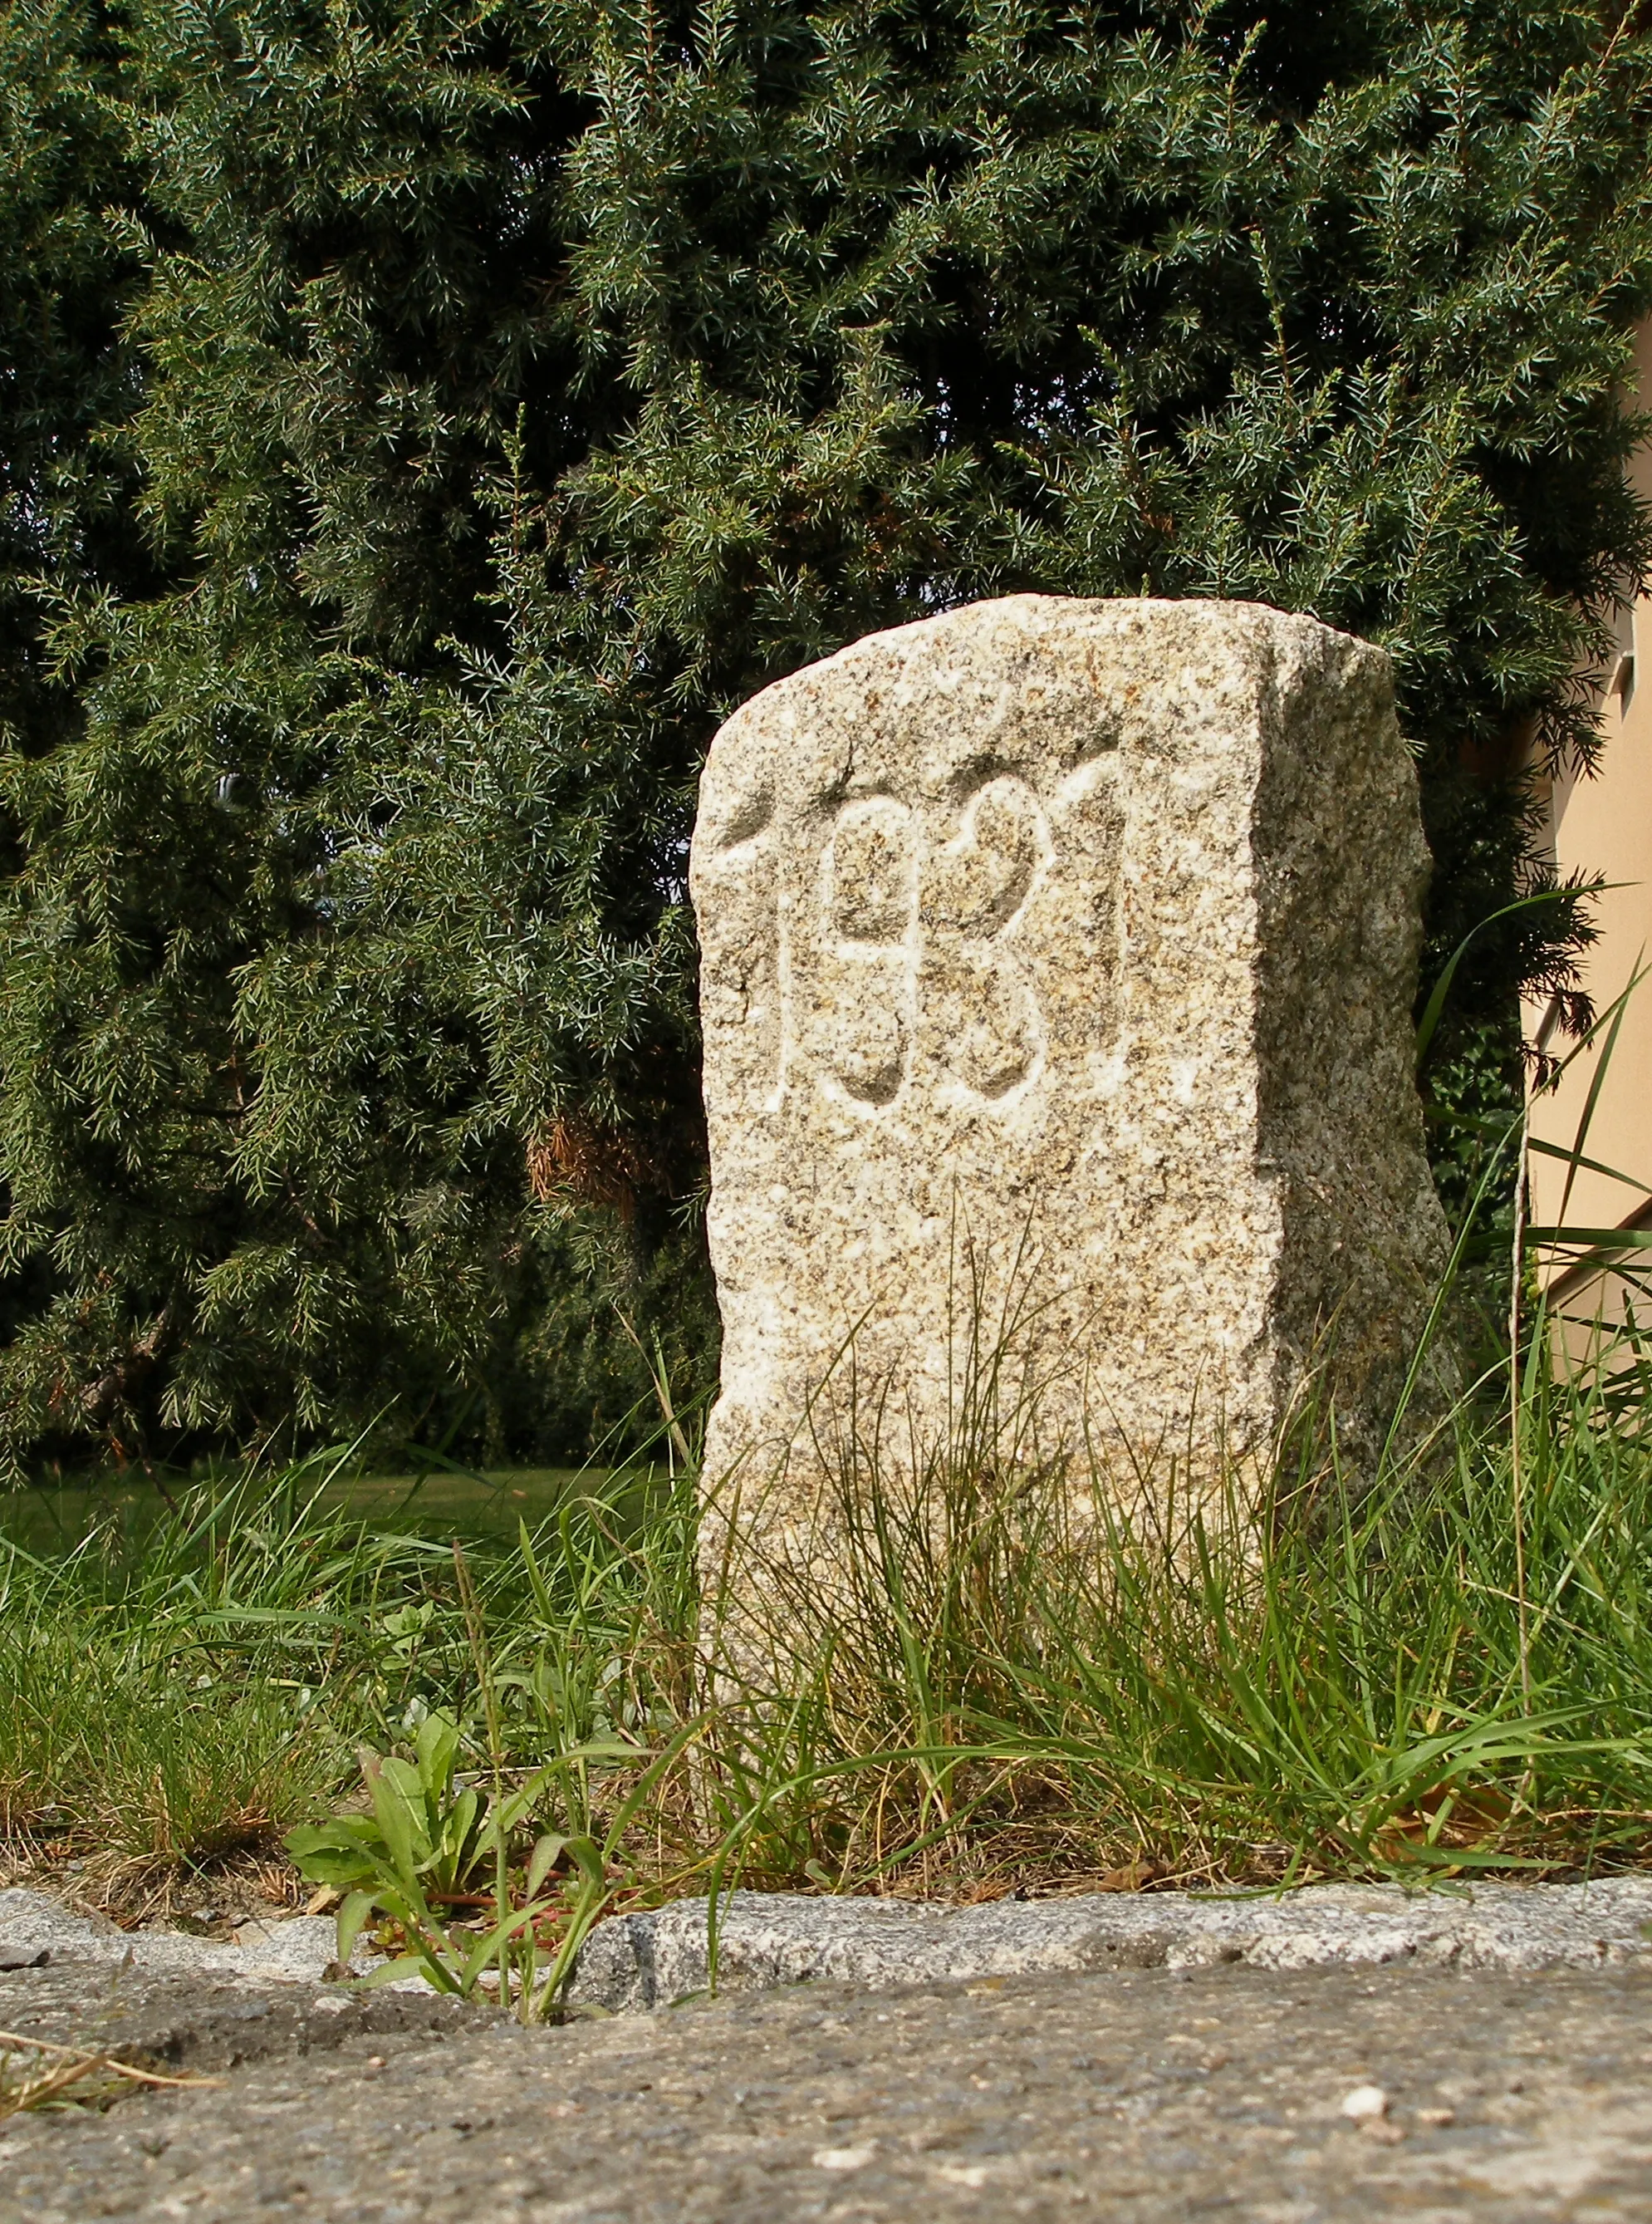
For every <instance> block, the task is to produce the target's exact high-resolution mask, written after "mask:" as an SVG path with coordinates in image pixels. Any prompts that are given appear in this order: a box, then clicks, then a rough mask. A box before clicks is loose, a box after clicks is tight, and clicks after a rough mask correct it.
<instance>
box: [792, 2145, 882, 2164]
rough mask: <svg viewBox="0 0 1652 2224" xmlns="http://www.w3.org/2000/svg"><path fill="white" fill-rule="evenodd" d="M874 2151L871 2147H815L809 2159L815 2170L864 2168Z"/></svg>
mask: <svg viewBox="0 0 1652 2224" xmlns="http://www.w3.org/2000/svg"><path fill="white" fill-rule="evenodd" d="M876 2151H877V2150H876V2149H875V2148H873V2147H817V2148H816V2149H815V2151H814V2152H813V2154H812V2155H810V2158H809V2159H810V2162H812V2163H813V2164H814V2165H815V2168H816V2169H817V2170H864V2169H865V2168H866V2166H867V2164H868V2163H869V2162H870V2161H871V2160H872V2158H873V2155H874V2153H875V2152H876Z"/></svg>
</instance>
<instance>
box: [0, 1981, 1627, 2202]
mask: <svg viewBox="0 0 1652 2224" xmlns="http://www.w3.org/2000/svg"><path fill="white" fill-rule="evenodd" d="M0 2028H4V2029H5V2030H8V2031H14V2032H18V2033H20V2034H22V2035H24V2036H28V2035H30V2034H33V2035H36V2036H41V2037H50V2038H57V2039H59V2040H60V2041H65V2042H73V2043H85V2044H95V2045H97V2046H99V2047H102V2048H105V2049H107V2050H110V2051H116V2050H123V2051H125V2052H126V2053H127V2054H129V2055H130V2056H132V2057H137V2056H139V2055H142V2057H144V2058H146V2059H148V2060H149V2061H150V2062H152V2063H157V2064H159V2065H161V2067H163V2068H166V2067H170V2069H172V2070H173V2072H175V2073H178V2074H183V2075H191V2074H199V2075H203V2076H207V2075H210V2076H213V2077H215V2078H216V2079H217V2080H218V2082H215V2083H213V2084H211V2085H201V2086H198V2087H193V2088H186V2089H177V2090H169V2091H166V2092H149V2093H142V2094H135V2095H134V2096H133V2097H131V2098H129V2099H124V2100H122V2101H118V2102H117V2104H116V2105H114V2106H113V2107H110V2109H109V2110H108V2111H107V2113H101V2114H98V2113H85V2112H82V2111H79V2110H75V2111H65V2112H63V2113H59V2114H56V2115H36V2114H29V2115H25V2116H21V2117H13V2118H12V2119H10V2120H9V2121H8V2122H6V2123H4V2124H3V2125H0V2220H3V2224H82V2220H84V2219H88V2218H121V2219H125V2218H130V2219H134V2220H136V2219H143V2220H150V2219H154V2220H161V2219H165V2220H167V2224H176V2220H203V2221H205V2220H211V2224H254V2220H257V2224H273V2220H284V2219H289V2218H290V2219H330V2220H337V2224H346V2220H348V2221H349V2224H357V2220H360V2224H434V2220H438V2219H439V2220H444V2224H445V2221H446V2220H456V2221H457V2220H459V2219H465V2220H470V2219H472V2218H477V2217H486V2218H488V2219H489V2220H508V2224H519V2220H520V2224H527V2220H532V2224H576V2220H577V2224H791V2220H792V2219H794V2218H795V2219H805V2218H806V2219H814V2218H822V2219H828V2218H829V2219H836V2220H843V2224H849V2220H874V2219H875V2220H890V2224H897V2220H898V2221H899V2224H907V2220H914V2219H924V2220H930V2219H935V2220H939V2221H940V2224H950V2220H953V2219H959V2220H963V2219H970V2220H975V2224H996V2220H999V2219H1011V2218H1016V2219H1020V2218H1026V2219H1031V2220H1040V2221H1041V2220H1044V2219H1051V2220H1053V2219H1056V2218H1063V2219H1064V2218H1069V2217H1097V2218H1106V2219H1107V2220H1109V2224H1112V2220H1118V2224H1170V2220H1172V2219H1175V2220H1181V2219H1184V2218H1185V2219H1195V2218H1206V2217H1209V2218H1219V2219H1221V2220H1223V2224H1230V2220H1231V2224H1320V2220H1331V2219H1343V2218H1347V2219H1359V2220H1362V2221H1363V2220H1367V2219H1383V2218H1389V2217H1393V2218H1405V2219H1408V2220H1416V2224H1425V2220H1426V2224H1447V2220H1451V2221H1452V2224H1457V2220H1465V2224H1468V2221H1469V2220H1472V2224H1480V2220H1485V2224H1491V2220H1497V2224H1527V2220H1534V2224H1535V2220H1538V2219H1542V2220H1544V2224H1548V2220H1566V2224H1619V2220H1625V2219H1630V2218H1635V2219H1649V2220H1652V1968H1649V1967H1648V1966H1646V1965H1645V1964H1643V1963H1636V1962H1631V1963H1628V1964H1625V1965H1622V1966H1616V1967H1603V1968H1599V1969H1596V1970H1575V1969H1568V1968H1549V1969H1545V1970H1538V1971H1531V1972H1525V1971H1520V1972H1514V1973H1510V1972H1499V1971H1486V1970H1479V1971H1470V1972H1466V1973H1465V1972H1462V1971H1460V1970H1457V1969H1454V1968H1419V1967H1417V1966H1416V1965H1415V1964H1414V1963H1412V1964H1405V1965H1401V1966H1397V1967H1393V1966H1390V1967H1381V1968H1370V1967H1366V1968H1347V1967H1328V1968H1327V1967H1319V1968H1301V1969H1294V1970H1277V1969H1269V1968H1256V1967H1253V1966H1248V1965H1245V1964H1244V1963H1240V1962H1233V1963H1226V1964H1220V1965H1217V1966H1213V1967H1204V1968H1189V1969H1175V1968H1140V1969H1125V1968H1120V1969H1113V1970H1107V1971H1102V1972H1099V1973H1096V1974H1053V1975H1011V1976H1002V1977H987V1978H984V1979H980V1980H977V1981H947V1982H930V1983H924V1984H918V1985H913V1986H909V1987H898V1988H895V1989H873V1988H870V1987H862V1986H856V1985H848V1984H838V1983H830V1982H827V1983H810V1984H802V1985H793V1986H790V1987H785V1988H783V1989H779V1990H775V1991H770V1992H765V1993H735V1994H731V1995H728V1996H727V1997H724V1998H722V1999H719V2000H710V2001H707V2000H700V2001H697V2002H692V2003H690V2004H687V2005H684V2006H679V2007H677V2008H673V2009H665V2010H660V2011H658V2012H654V2013H652V2014H635V2015H621V2016H611V2017H606V2018H603V2017H590V2018H586V2019H579V2020H577V2021H574V2022H571V2023H570V2024H567V2025H563V2026H560V2027H558V2028H553V2029H549V2030H538V2031H522V2030H520V2029H519V2028H518V2027H516V2026H515V2025H513V2024H511V2023H509V2022H507V2021H505V2020H504V2019H501V2018H500V2017H498V2016H497V2015H495V2014H491V2013H489V2012H486V2011H472V2010H469V2009H465V2008H463V2007H460V2006H455V2005H452V2004H444V2003H441V2002H438V2001H435V2000H430V1999H427V1998H425V1997H423V1996H420V1995H417V1994H394V1995H392V1994H384V1993H376V1994H375V1993H369V1994H365V1995H363V1994H359V1993H356V1994H347V1993H344V1992H341V1991H340V1990H338V1989H337V1988H336V1987H331V1988H330V1987H308V1986H294V1985H291V1984H288V1985H286V1986H277V1987H267V1988H264V1989H262V1990H261V1989H259V1988H258V1987H254V1986H251V1985H249V1984H248V1983H247V1982H246V1981H244V1980H233V1981H232V1980H230V1979H228V1978H225V1979H224V1980H222V1981H212V1980H210V1979H201V1978H199V1977H198V1978H195V1979H193V1980H190V1979H186V1978H181V1977H178V1976H172V1975H165V1974H152V1973H146V1972H144V1971H142V1970H140V1969H136V1968H129V1969H126V1970H124V1971H123V1970H119V1969H115V1970H110V1968H107V1967H106V1966H105V1967H101V1968H91V1966H90V1965H87V1966H86V1967H85V1968H82V1969H80V1970H79V1971H77V1969H76V1968H75V1967H74V1965H73V1963H70V1962H54V1963H53V1965H52V1966H50V1967H48V1968H35V1969H21V1970H16V1971H15V1972H12V1973H10V1974H5V1975H3V1976H0Z"/></svg>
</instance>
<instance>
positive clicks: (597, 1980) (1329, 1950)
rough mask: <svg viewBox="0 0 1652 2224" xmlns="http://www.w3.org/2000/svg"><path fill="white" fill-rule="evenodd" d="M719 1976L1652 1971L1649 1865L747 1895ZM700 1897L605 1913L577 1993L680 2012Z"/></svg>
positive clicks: (770, 1981) (722, 1934)
mask: <svg viewBox="0 0 1652 2224" xmlns="http://www.w3.org/2000/svg"><path fill="white" fill-rule="evenodd" d="M716 1945H717V1970H716V1976H717V1985H718V1988H719V1990H720V1991H722V1992H741V1991H746V1990H751V1989H757V1988H761V1987H766V1986H773V1985H792V1984H800V1983H803V1982H804V1981H819V1980H821V1979H838V1980H844V1981H852V1982H854V1983H856V1984H860V1985H866V1986H873V1987H880V1986H892V1985H906V1984H922V1983H928V1982H930V1981H938V1980H943V1979H944V1980H962V1979H966V1978H968V1979H979V1978H984V1977H1003V1976H1020V1975H1025V1974H1031V1973H1032V1972H1035V1971H1037V1972H1043V1973H1050V1972H1054V1971H1058V1970H1069V1971H1071V1970H1095V1969H1119V1968H1158V1967H1166V1968H1173V1969H1180V1968H1205V1967H1207V1966H1209V1965H1211V1964H1214V1963H1224V1962H1245V1963H1248V1964H1249V1965H1250V1966H1252V1968H1264V1969H1302V1968H1321V1967H1326V1966H1329V1965H1333V1964H1340V1965H1347V1966H1353V1967H1359V1968H1369V1967H1376V1966H1379V1965H1381V1964H1383V1963H1386V1962H1416V1963H1421V1964H1423V1965H1428V1966H1434V1967H1449V1968H1459V1969H1547V1968H1602V1967H1605V1966H1607V1965H1617V1964H1618V1963H1623V1962H1636V1963H1641V1962H1645V1963H1647V1964H1648V1966H1649V1967H1652V1877H1643V1876H1630V1877H1611V1878H1605V1879H1603V1880H1600V1881H1598V1882H1597V1883H1592V1884H1586V1885H1506V1884H1478V1885H1474V1886H1464V1887H1460V1888H1458V1889H1456V1890H1453V1891H1451V1892H1403V1891H1402V1890H1400V1889H1399V1888H1398V1887H1397V1886H1382V1885H1372V1886H1364V1885H1327V1886H1317V1887H1315V1888H1314V1889H1312V1890H1308V1891H1302V1892H1287V1893H1282V1894H1280V1895H1278V1896H1277V1897H1273V1898H1267V1899H1259V1898H1258V1899H1237V1898H1226V1897H1218V1896H1217V1895H1215V1894H1214V1893H1213V1894H1204V1893H1195V1892H1138V1893H1117V1894H1112V1893H1109V1894H1102V1893H1091V1894H1088V1895H1085V1896H1082V1897H1079V1896H1075V1897H1074V1898H1072V1899H1046V1900H1031V1901H1016V1900H1007V1899H1000V1900H993V1901H992V1902H990V1903H988V1904H987V1905H984V1906H979V1907H953V1908H948V1907H938V1906H936V1905H933V1904H925V1903H923V1902H915V1901H911V1900H899V1899H806V1898H804V1896H803V1895H801V1894H793V1893H789V1892H734V1893H731V1894H730V1895H729V1897H728V1899H727V1900H726V1901H725V1902H724V1903H723V1905H722V1909H721V1911H720V1914H719V1919H718V1927H717V1941H716ZM710 1979H711V1972H710V1965H709V1930H708V1924H707V1908H706V1902H705V1901H704V1900H703V1899H687V1900H677V1901H674V1902H673V1903H672V1905H669V1906H667V1907H663V1908H658V1909H655V1910H653V1911H651V1912H648V1913H645V1914H640V1915H624V1916H617V1917H615V1918H612V1919H610V1920H609V1921H608V1922H607V1923H604V1924H599V1926H598V1927H597V1929H596V1930H595V1931H593V1933H592V1934H591V1937H590V1941H589V1943H587V1945H586V1948H585V1950H584V1952H583V1955H581V1957H580V1962H579V1967H578V1969H577V1972H576V1976H575V1982H574V1985H573V1987H572V1990H571V1995H570V1997H571V1999H572V2000H574V2001H576V2002H581V2001H584V2002H590V2004H592V2005H593V2006H598V2007H602V2008H603V2009H606V2010H608V2012H624V2011H627V2010H635V2009H639V2008H654V2007H669V2006H671V2005H672V2003H673V2002H675V2001H678V2000H690V1999H693V1998H695V1997H697V1995H699V1994H701V1993H703V1992H704V1991H705V1989H706V1987H708V1986H709V1983H710Z"/></svg>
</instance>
